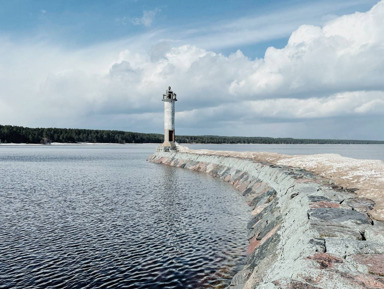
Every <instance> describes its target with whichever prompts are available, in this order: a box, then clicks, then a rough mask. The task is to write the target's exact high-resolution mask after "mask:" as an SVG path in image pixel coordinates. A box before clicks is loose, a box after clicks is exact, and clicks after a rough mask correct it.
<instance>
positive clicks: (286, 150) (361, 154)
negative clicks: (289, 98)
mask: <svg viewBox="0 0 384 289" xmlns="http://www.w3.org/2000/svg"><path fill="white" fill-rule="evenodd" d="M186 146H188V147H189V148H191V149H209V150H223V151H224V150H226V151H249V152H274V153H280V154H287V155H311V154H339V155H342V156H344V157H349V158H355V159H371V160H384V144H368V145H366V144H228V145H227V144H196V145H190V144H187V145H186Z"/></svg>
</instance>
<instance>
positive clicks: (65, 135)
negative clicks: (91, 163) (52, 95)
mask: <svg viewBox="0 0 384 289" xmlns="http://www.w3.org/2000/svg"><path fill="white" fill-rule="evenodd" d="M176 141H177V142H178V143H212V144H384V141H375V140H340V139H294V138H272V137H239V136H215V135H199V136H183V135H180V136H178V135H176ZM52 142H59V143H121V144H124V143H162V142H163V135H162V134H152V133H138V132H127V131H117V130H90V129H69V128H28V127H22V126H11V125H0V143H27V144H50V143H52Z"/></svg>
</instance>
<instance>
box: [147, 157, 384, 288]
mask: <svg viewBox="0 0 384 289" xmlns="http://www.w3.org/2000/svg"><path fill="white" fill-rule="evenodd" d="M149 161H151V162H153V163H158V164H164V165H169V166H174V167H180V168H184V169H190V170H194V171H198V172H203V173H207V174H209V175H211V176H212V177H216V178H220V179H222V180H223V181H226V182H229V183H231V184H232V185H233V186H234V187H235V188H236V189H237V190H238V192H239V193H240V194H241V195H242V196H244V198H245V200H246V202H247V203H248V204H249V206H251V207H252V208H253V211H252V213H251V216H250V220H249V222H248V224H247V228H248V239H249V248H248V258H247V263H246V265H245V266H244V268H243V269H242V270H241V271H240V272H239V273H237V274H236V275H235V276H234V278H233V279H232V283H231V286H230V287H229V288H236V289H240V288H242V289H245V288H246V289H250V288H260V289H261V288H263V289H277V288H287V289H294V288H308V289H316V288H323V289H331V288H351V289H352V288H353V289H356V288H372V289H373V288H384V224H383V223H382V222H380V221H376V220H374V219H372V218H370V215H369V213H368V212H369V210H371V209H372V207H373V206H374V204H375V203H374V202H373V201H372V200H370V199H367V198H359V197H358V196H357V195H356V194H355V193H354V192H353V191H351V190H347V189H342V188H340V187H337V186H332V185H330V184H329V183H328V182H327V180H325V179H324V178H322V177H319V176H316V175H314V174H312V173H309V172H307V171H305V170H302V169H297V168H289V167H284V166H276V165H272V164H270V163H263V162H257V161H255V160H254V159H247V158H238V157H231V156H222V155H214V154H212V155H209V154H199V153H193V152H192V151H189V152H156V153H155V154H153V155H152V156H151V157H150V158H149Z"/></svg>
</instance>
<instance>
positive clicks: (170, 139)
mask: <svg viewBox="0 0 384 289" xmlns="http://www.w3.org/2000/svg"><path fill="white" fill-rule="evenodd" d="M169 141H175V133H174V131H173V130H170V131H169Z"/></svg>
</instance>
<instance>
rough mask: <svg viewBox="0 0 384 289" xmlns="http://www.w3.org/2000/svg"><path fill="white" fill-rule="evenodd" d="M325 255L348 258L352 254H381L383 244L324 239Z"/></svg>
mask: <svg viewBox="0 0 384 289" xmlns="http://www.w3.org/2000/svg"><path fill="white" fill-rule="evenodd" d="M325 243H326V248H327V253H330V254H333V255H336V256H343V257H345V256H349V255H353V254H383V253H384V244H380V243H376V242H370V241H361V240H352V239H338V238H326V239H325Z"/></svg>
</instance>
